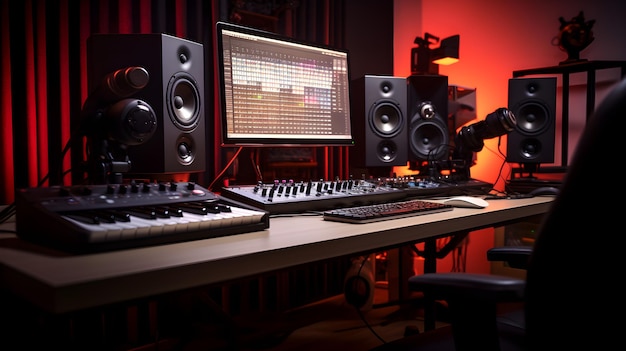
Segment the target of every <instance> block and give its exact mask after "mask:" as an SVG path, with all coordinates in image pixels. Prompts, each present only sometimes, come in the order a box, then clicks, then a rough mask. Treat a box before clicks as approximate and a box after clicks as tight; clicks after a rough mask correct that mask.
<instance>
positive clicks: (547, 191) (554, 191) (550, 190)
mask: <svg viewBox="0 0 626 351" xmlns="http://www.w3.org/2000/svg"><path fill="white" fill-rule="evenodd" d="M528 194H529V195H532V196H541V195H558V194H559V188H557V187H553V186H541V187H539V188H535V189H533V190H531V191H530V192H529V193H528Z"/></svg>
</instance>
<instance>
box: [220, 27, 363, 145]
mask: <svg viewBox="0 0 626 351" xmlns="http://www.w3.org/2000/svg"><path fill="white" fill-rule="evenodd" d="M216 29H217V47H218V50H217V51H218V56H219V58H218V62H217V63H218V68H219V69H218V71H219V94H220V108H221V130H222V145H223V146H337V145H352V144H353V136H352V129H351V121H350V95H349V94H350V86H349V85H350V76H349V70H348V52H347V50H343V49H337V48H331V47H328V46H324V45H320V44H314V43H305V42H302V41H297V40H295V39H292V38H288V37H285V36H281V35H278V34H276V33H271V32H267V31H262V30H258V29H254V28H248V27H244V26H240V25H236V24H232V23H227V22H218V23H217V25H216Z"/></svg>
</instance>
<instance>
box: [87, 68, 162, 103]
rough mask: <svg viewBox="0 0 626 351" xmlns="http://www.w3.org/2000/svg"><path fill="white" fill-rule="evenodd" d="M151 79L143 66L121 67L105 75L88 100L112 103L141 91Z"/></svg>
mask: <svg viewBox="0 0 626 351" xmlns="http://www.w3.org/2000/svg"><path fill="white" fill-rule="evenodd" d="M149 80H150V75H149V74H148V71H147V70H146V69H145V68H143V67H136V66H133V67H126V68H120V69H118V70H116V71H113V72H111V73H109V74H107V75H106V76H104V78H103V79H102V81H101V82H100V85H98V86H97V87H96V89H95V90H94V92H93V94H91V95H89V97H88V98H87V100H88V101H89V100H91V102H93V103H97V104H107V103H112V102H115V101H117V100H121V99H124V98H127V97H129V96H131V95H133V94H134V93H136V92H138V91H140V90H141V89H143V88H144V87H145V86H146V85H147V84H148V81H149ZM85 105H87V102H85Z"/></svg>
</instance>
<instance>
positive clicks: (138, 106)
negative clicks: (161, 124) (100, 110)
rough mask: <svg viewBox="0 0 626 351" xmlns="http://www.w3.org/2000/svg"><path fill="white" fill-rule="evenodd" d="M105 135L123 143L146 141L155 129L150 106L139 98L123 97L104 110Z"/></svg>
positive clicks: (154, 115) (137, 143)
mask: <svg viewBox="0 0 626 351" xmlns="http://www.w3.org/2000/svg"><path fill="white" fill-rule="evenodd" d="M105 120H106V123H105V128H106V129H107V135H108V137H109V138H110V139H111V140H114V141H116V142H118V143H120V144H124V145H140V144H143V143H145V142H146V141H148V140H149V139H150V138H151V137H152V135H154V132H155V131H156V129H157V118H156V114H155V113H154V110H153V109H152V106H150V104H148V103H147V102H145V101H143V100H139V99H123V100H120V101H118V102H116V103H114V104H112V105H111V106H110V107H109V108H108V109H107V111H106V118H105Z"/></svg>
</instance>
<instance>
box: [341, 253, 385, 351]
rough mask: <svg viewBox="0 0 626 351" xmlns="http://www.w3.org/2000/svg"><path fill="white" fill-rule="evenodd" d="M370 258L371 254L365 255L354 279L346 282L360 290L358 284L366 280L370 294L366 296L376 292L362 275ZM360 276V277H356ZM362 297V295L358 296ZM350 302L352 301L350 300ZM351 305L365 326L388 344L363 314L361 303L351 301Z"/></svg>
mask: <svg viewBox="0 0 626 351" xmlns="http://www.w3.org/2000/svg"><path fill="white" fill-rule="evenodd" d="M368 260H369V255H365V256H364V257H363V260H362V261H361V264H359V269H358V270H357V272H356V275H355V276H354V277H352V278H353V279H351V280H349V281H348V282H346V285H347V284H348V283H351V284H352V285H353V287H354V289H353V290H358V287H357V286H356V285H357V284H359V283H363V282H364V281H365V287H366V289H367V292H368V294H365V296H369V294H374V291H369V289H370V287H369V286H368V285H367V279H366V278H365V277H362V276H361V271H362V270H363V266H365V263H366V262H367V261H368ZM355 278H358V279H355ZM371 289H375V284H374V285H373V286H372V287H371ZM358 297H361V296H358ZM348 302H349V303H350V301H348ZM350 304H351V305H353V306H354V308H355V310H356V313H357V314H358V315H359V318H361V320H362V321H363V323H364V324H365V326H366V327H367V329H369V331H370V332H371V333H372V334H374V336H375V337H376V338H377V339H378V340H380V341H381V342H382V343H383V344H386V343H387V341H385V339H383V338H382V337H381V336H380V335H379V334H378V333H376V331H375V330H374V328H372V326H371V325H370V324H369V322H368V321H367V319H366V318H365V316H364V315H363V311H361V306H359V304H353V303H350Z"/></svg>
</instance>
